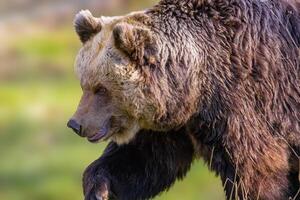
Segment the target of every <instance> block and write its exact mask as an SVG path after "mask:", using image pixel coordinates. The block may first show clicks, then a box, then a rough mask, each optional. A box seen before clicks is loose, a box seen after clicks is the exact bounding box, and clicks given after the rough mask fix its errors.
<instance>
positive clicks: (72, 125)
mask: <svg viewBox="0 0 300 200" xmlns="http://www.w3.org/2000/svg"><path fill="white" fill-rule="evenodd" d="M67 126H68V127H69V128H71V129H72V130H73V131H74V132H75V133H76V134H77V135H79V136H81V137H83V136H82V134H81V133H82V131H81V129H82V128H81V125H80V124H78V123H77V122H76V121H75V120H74V119H70V120H69V121H68V123H67Z"/></svg>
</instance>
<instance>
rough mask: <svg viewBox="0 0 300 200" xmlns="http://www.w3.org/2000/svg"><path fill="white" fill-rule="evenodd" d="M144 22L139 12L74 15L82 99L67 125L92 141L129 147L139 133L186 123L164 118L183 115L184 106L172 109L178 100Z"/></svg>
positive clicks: (152, 32)
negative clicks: (110, 140) (78, 49)
mask: <svg viewBox="0 0 300 200" xmlns="http://www.w3.org/2000/svg"><path fill="white" fill-rule="evenodd" d="M136 19H139V20H136ZM147 20H148V19H147V16H145V15H144V14H143V13H132V14H129V15H127V16H123V17H100V18H95V17H93V16H92V15H91V13H90V12H89V11H81V12H80V13H79V14H77V15H76V17H75V21H74V24H75V29H76V32H77V34H78V35H79V38H80V40H81V42H82V43H83V47H82V48H81V50H80V51H79V53H78V56H77V59H76V65H75V68H76V73H77V75H78V77H79V80H80V84H81V88H82V91H83V95H82V98H81V101H80V103H79V106H78V109H77V111H76V113H75V114H74V116H73V117H72V118H71V120H70V121H69V122H68V126H69V127H70V128H72V129H73V130H74V131H75V132H76V133H78V134H79V135H80V136H83V137H87V138H88V140H89V141H91V142H97V141H99V140H100V139H103V140H105V139H112V140H113V141H115V142H117V143H118V144H122V143H128V142H129V141H130V140H131V139H132V138H133V137H134V136H135V134H136V133H137V132H138V131H139V130H141V129H148V130H155V131H165V130H168V129H171V128H174V127H176V126H178V125H180V123H181V122H180V121H184V119H181V120H178V119H176V120H173V121H172V120H171V121H172V122H171V121H168V120H167V119H171V118H172V114H173V113H177V114H178V112H179V113H181V114H182V116H185V114H184V112H185V110H186V109H187V108H185V107H184V106H182V107H181V109H183V110H184V111H176V110H174V109H172V105H175V104H178V102H174V101H181V99H179V98H176V97H174V98H173V97H172V95H173V93H172V92H171V90H176V89H174V88H170V87H169V84H168V80H169V77H168V76H167V75H166V74H165V72H163V71H161V70H158V68H159V67H160V66H159V65H160V59H159V55H158V54H159V53H158V52H159V51H160V50H159V49H160V47H159V45H158V44H157V39H156V34H155V33H154V31H152V30H151V29H150V28H149V27H150V26H147V25H145V22H146V21H147ZM174 81H176V80H175V79H174ZM175 95H176V94H175ZM179 103H182V102H179ZM170 109H172V110H173V113H168V110H170ZM187 110H188V109H187ZM179 118H181V117H179ZM174 119H175V117H174Z"/></svg>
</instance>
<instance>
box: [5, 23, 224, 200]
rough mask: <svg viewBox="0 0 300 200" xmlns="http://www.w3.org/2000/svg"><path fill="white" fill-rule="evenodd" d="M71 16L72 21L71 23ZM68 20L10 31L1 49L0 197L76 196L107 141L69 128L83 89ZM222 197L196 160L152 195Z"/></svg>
mask: <svg viewBox="0 0 300 200" xmlns="http://www.w3.org/2000/svg"><path fill="white" fill-rule="evenodd" d="M70 24H71V23H70ZM80 45H81V44H80V42H79V40H78V39H77V36H76V35H75V33H74V32H73V29H72V26H71V25H70V26H67V27H60V28H55V29H51V28H49V29H44V30H42V31H41V30H39V31H33V32H30V33H28V34H18V32H15V33H12V35H9V36H7V37H5V38H4V40H3V43H2V49H1V52H0V58H1V64H0V157H1V160H0V199H1V200H28V199H32V200H57V199H63V200H79V199H82V198H83V196H82V189H81V175H82V172H83V170H84V169H85V167H86V166H87V165H88V164H89V163H91V162H92V161H93V160H95V159H97V158H98V157H99V156H100V155H101V152H102V151H103V149H104V147H105V145H106V144H107V143H100V144H90V143H88V142H87V141H86V140H85V139H82V138H79V137H78V136H76V135H75V134H73V133H72V131H71V130H69V129H67V127H66V122H67V120H68V119H69V117H70V116H71V115H72V113H73V112H74V111H75V109H76V106H77V103H78V102H79V98H80V95H81V89H80V86H79V82H78V80H77V79H76V76H75V74H74V70H73V65H74V64H73V62H74V58H75V55H76V52H77V50H78V49H79V48H80ZM174 199H175V200H176V199H184V200H221V199H224V195H223V191H222V187H221V181H220V180H219V179H218V178H216V177H215V175H214V174H213V173H212V172H209V171H208V169H207V167H206V166H205V165H204V164H203V162H202V161H196V162H195V163H194V164H193V166H192V169H191V171H190V172H189V173H188V175H187V178H186V179H184V181H179V182H176V184H175V186H174V187H172V188H171V189H170V190H169V191H168V192H166V193H163V194H162V195H160V196H159V197H158V198H156V200H174Z"/></svg>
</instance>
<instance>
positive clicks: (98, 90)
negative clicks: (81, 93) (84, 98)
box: [94, 86, 107, 95]
mask: <svg viewBox="0 0 300 200" xmlns="http://www.w3.org/2000/svg"><path fill="white" fill-rule="evenodd" d="M106 92H107V89H106V88H105V87H103V86H100V87H97V88H96V89H95V90H94V93H95V94H98V95H103V94H106Z"/></svg>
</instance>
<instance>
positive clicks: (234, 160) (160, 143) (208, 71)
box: [79, 0, 300, 200]
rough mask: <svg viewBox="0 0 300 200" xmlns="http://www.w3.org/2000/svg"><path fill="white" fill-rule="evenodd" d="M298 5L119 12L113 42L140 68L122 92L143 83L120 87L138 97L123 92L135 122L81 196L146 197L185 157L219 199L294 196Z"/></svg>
mask: <svg viewBox="0 0 300 200" xmlns="http://www.w3.org/2000/svg"><path fill="white" fill-rule="evenodd" d="M299 8H300V6H299V3H297V1H287V0H268V1H261V0H162V1H161V2H160V3H159V4H158V5H156V6H154V7H153V8H152V9H149V10H147V11H145V12H143V13H137V14H132V15H129V16H125V17H124V18H122V19H118V20H119V21H117V22H115V23H114V24H117V25H113V27H115V29H114V30H113V31H112V33H113V34H112V36H111V37H112V38H113V40H112V41H113V42H116V43H115V44H113V47H114V48H115V49H117V50H118V52H119V53H120V54H123V53H124V56H126V57H127V58H128V62H129V63H134V65H130V66H134V69H135V71H137V72H138V74H139V75H137V76H138V77H139V78H138V79H134V80H139V81H138V82H134V85H135V86H136V87H129V88H131V90H134V91H135V89H132V88H138V89H140V90H141V91H142V92H141V93H138V91H140V90H138V91H135V92H132V91H130V94H128V93H126V94H127V96H130V95H131V96H132V95H135V97H136V98H137V95H136V94H139V95H138V96H139V98H138V100H137V99H135V100H134V101H130V103H129V100H128V98H127V96H126V95H124V96H126V97H122V98H123V99H127V100H124V102H127V103H124V102H123V103H124V104H122V105H126V109H127V108H130V109H127V110H126V113H131V112H132V113H134V114H132V115H130V116H131V117H132V118H134V119H136V120H137V121H138V122H137V123H138V124H139V125H138V126H139V128H138V133H137V135H136V137H135V138H134V139H131V138H133V137H131V138H130V142H129V143H128V144H127V143H126V144H122V145H119V146H118V145H116V144H115V143H114V142H112V143H111V144H110V145H109V146H108V148H107V150H106V152H105V153H104V155H103V156H102V157H100V158H99V160H97V161H95V162H94V163H93V164H92V165H91V166H90V167H89V168H88V169H87V170H86V172H85V175H84V187H85V196H86V199H93V198H96V197H98V199H100V197H102V198H106V197H107V195H102V193H103V192H100V194H99V188H103V185H106V187H107V188H108V189H107V190H109V193H110V194H113V195H114V196H115V197H117V198H118V199H130V200H134V199H148V198H151V197H153V196H155V195H157V194H158V193H160V192H161V191H163V190H166V189H167V188H169V187H170V186H171V185H172V184H173V183H174V181H175V180H176V178H182V177H183V176H184V175H185V173H186V172H187V170H188V169H189V166H190V164H191V162H192V160H193V157H195V156H196V157H198V156H201V157H202V158H204V160H205V161H206V162H208V163H209V166H210V167H211V169H212V170H214V171H215V172H216V173H217V174H218V175H220V176H221V178H222V182H223V185H224V188H225V192H226V196H227V199H250V200H255V199H263V200H281V199H282V200H283V199H288V198H289V197H292V198H294V199H299V198H300V197H297V196H296V195H297V191H298V190H299V180H298V172H299V155H300V57H299V56H300V51H299V48H300V13H299ZM124 23H125V25H124ZM136 26H137V27H139V28H134V27H136ZM93 34H94V32H93ZM79 35H80V33H79ZM81 38H83V39H82V40H83V41H84V42H85V39H84V38H89V37H86V34H85V36H84V37H81ZM109 41H110V40H109ZM92 42H94V40H92ZM92 42H91V43H92ZM88 45H89V44H88ZM107 46H110V43H109V44H108V43H107ZM110 47H111V46H110ZM122 59H123V57H122ZM99 66H100V65H99ZM122 77H123V76H122ZM131 77H135V76H131ZM83 79H89V78H87V77H86V78H83ZM93 80H94V79H93ZM130 80H132V79H130ZM103 82H105V81H103ZM141 82H142V84H141ZM137 83H138V84H137ZM115 85H118V84H115ZM114 87H116V88H117V86H114ZM127 88H128V87H127ZM118 91H123V90H122V89H120V88H119V89H118ZM127 92H128V90H127ZM114 94H115V93H114ZM124 109H125V108H124ZM120 110H123V108H122V109H120ZM138 111H141V112H138ZM140 113H141V114H140ZM143 113H146V114H143ZM158 131H159V132H158ZM165 132H167V133H165ZM175 136H176V137H175ZM179 138H180V139H179ZM192 144H193V150H191V149H190V147H191V146H192ZM183 147H184V148H183ZM186 155H189V156H186ZM122 161H123V162H122ZM151 167H153V169H152V168H151ZM129 168H130V169H129ZM126 177H129V178H126ZM107 190H106V192H107ZM298 196H299V194H298Z"/></svg>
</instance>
